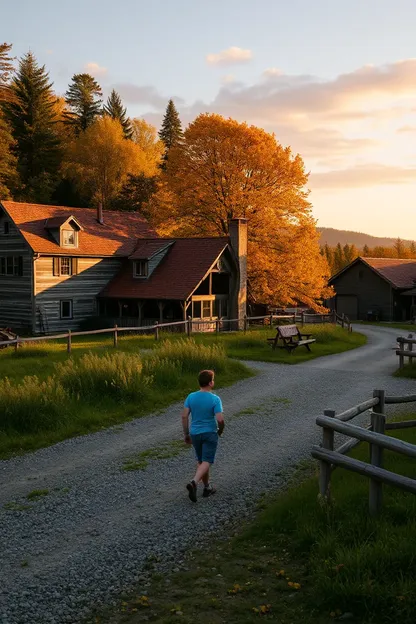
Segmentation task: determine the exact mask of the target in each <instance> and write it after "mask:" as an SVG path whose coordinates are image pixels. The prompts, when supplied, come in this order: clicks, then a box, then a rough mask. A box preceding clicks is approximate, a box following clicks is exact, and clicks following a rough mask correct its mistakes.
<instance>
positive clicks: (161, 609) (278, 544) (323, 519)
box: [96, 415, 416, 624]
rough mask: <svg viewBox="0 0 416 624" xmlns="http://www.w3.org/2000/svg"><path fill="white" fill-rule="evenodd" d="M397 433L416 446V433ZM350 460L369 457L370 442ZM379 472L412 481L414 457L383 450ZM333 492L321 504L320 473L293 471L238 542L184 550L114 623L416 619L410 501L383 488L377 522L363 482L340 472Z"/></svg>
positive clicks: (415, 536) (375, 623)
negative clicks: (327, 503) (181, 567)
mask: <svg viewBox="0 0 416 624" xmlns="http://www.w3.org/2000/svg"><path fill="white" fill-rule="evenodd" d="M409 417H411V418H414V415H413V416H409ZM394 435H395V436H396V437H398V438H400V439H402V440H408V441H409V442H412V443H416V430H414V429H413V430H402V431H398V432H394ZM354 455H355V456H356V457H358V458H361V459H368V445H362V446H361V447H360V448H359V449H358V450H356V452H355V453H354ZM385 466H386V468H388V469H391V470H394V471H396V472H399V473H401V474H405V475H407V476H411V477H413V478H416V466H415V463H414V461H413V460H411V459H410V458H405V457H404V456H399V455H396V454H393V453H390V452H386V454H385ZM306 470H307V472H311V468H310V467H309V469H306ZM312 470H314V469H312ZM307 472H306V474H307ZM299 481H301V483H300V484H299ZM332 485H333V490H332V491H333V504H332V505H331V507H324V506H321V505H319V503H318V501H317V492H318V488H317V479H316V476H315V475H314V476H306V478H305V477H302V476H301V475H299V473H298V474H297V475H296V479H295V480H293V481H292V483H291V487H290V488H289V489H288V490H287V491H286V492H285V493H283V494H281V495H280V496H279V497H278V498H276V499H275V500H272V501H266V502H265V503H264V504H263V507H264V509H263V511H261V512H260V513H259V514H258V516H257V518H256V519H255V521H254V522H253V523H252V524H251V525H250V526H248V527H246V528H244V529H243V530H242V531H241V532H240V534H239V535H237V536H235V537H233V538H232V539H229V540H222V541H221V540H220V539H218V540H216V541H210V546H209V549H206V550H204V551H202V552H197V551H195V552H192V553H190V554H189V556H188V557H187V560H186V567H187V570H186V571H180V572H177V573H175V574H172V575H171V576H170V577H169V578H168V579H166V577H162V576H159V575H157V574H156V573H154V575H153V580H152V582H151V585H150V588H149V591H148V594H147V595H146V596H140V595H138V596H136V597H135V598H134V599H126V600H125V601H124V602H123V603H122V604H121V605H120V612H119V613H118V614H112V615H111V621H112V622H128V624H137V623H138V622H142V621H144V619H145V620H146V621H150V622H158V623H160V624H170V623H173V622H177V621H178V619H179V620H180V621H181V622H183V623H184V624H185V623H186V624H191V623H192V624H193V623H194V622H198V623H199V624H223V623H228V622H230V623H231V622H232V623H234V622H236V623H237V622H238V623H239V624H240V623H241V624H247V623H251V622H257V621H258V620H259V618H260V619H263V620H272V621H276V622H279V623H280V624H324V623H329V622H333V621H344V620H346V621H349V622H355V623H360V624H364V623H366V624H367V623H368V624H369V623H372V624H387V623H396V622H403V623H405V622H406V624H407V623H409V624H410V622H415V621H416V566H415V557H416V551H415V543H416V497H415V496H412V495H411V494H405V493H402V492H399V491H398V490H394V489H392V488H389V487H385V490H384V505H383V513H382V515H381V516H380V517H379V518H378V519H374V518H370V517H369V516H368V480H367V479H364V478H363V477H360V476H359V475H354V474H352V473H348V472H346V471H342V470H337V471H335V472H334V475H333V484H332ZM219 496H220V494H219ZM101 621H103V622H104V621H107V619H106V617H103V618H101V617H98V618H97V620H96V622H101Z"/></svg>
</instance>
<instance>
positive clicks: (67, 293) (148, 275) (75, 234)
mask: <svg viewBox="0 0 416 624" xmlns="http://www.w3.org/2000/svg"><path fill="white" fill-rule="evenodd" d="M229 232H230V236H229V238H227V237H218V238H176V239H174V238H169V239H167V238H159V237H158V236H157V234H156V233H155V232H154V231H153V230H152V228H151V227H150V226H149V224H148V223H147V221H146V220H145V219H144V218H143V217H142V216H141V215H139V214H138V213H131V212H112V211H104V212H103V211H102V210H101V208H98V210H97V211H96V210H93V209H88V208H66V207H63V206H44V205H39V204H27V203H18V202H12V201H3V202H0V326H3V327H4V326H8V327H11V328H13V329H15V330H17V331H23V330H24V331H27V332H29V333H36V334H39V333H50V332H57V331H58V332H59V331H63V330H65V331H67V330H68V329H71V330H77V329H80V328H82V327H84V326H87V325H89V326H94V325H96V326H104V327H110V326H113V325H114V324H115V323H117V324H119V325H120V326H130V325H134V326H139V325H146V324H149V325H150V324H152V323H154V322H155V321H158V322H164V321H165V322H168V321H180V320H184V319H186V318H188V316H191V317H192V318H194V319H201V320H204V321H206V320H210V319H211V320H216V319H227V318H242V317H243V316H244V314H245V312H246V281H247V223H246V220H245V219H233V220H232V221H230V223H229Z"/></svg>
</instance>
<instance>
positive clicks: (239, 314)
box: [228, 219, 247, 325]
mask: <svg viewBox="0 0 416 624" xmlns="http://www.w3.org/2000/svg"><path fill="white" fill-rule="evenodd" d="M228 233H229V237H230V243H231V248H232V250H233V252H234V255H235V257H236V260H237V261H238V275H237V280H236V283H235V287H234V289H233V291H234V292H233V296H232V305H231V314H230V316H231V318H238V319H241V322H240V323H239V325H242V320H243V318H244V315H245V314H246V311H247V219H230V221H229V222H228Z"/></svg>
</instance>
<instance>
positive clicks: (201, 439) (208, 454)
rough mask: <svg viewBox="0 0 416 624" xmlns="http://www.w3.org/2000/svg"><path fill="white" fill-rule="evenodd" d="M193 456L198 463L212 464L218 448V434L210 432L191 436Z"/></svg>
mask: <svg viewBox="0 0 416 624" xmlns="http://www.w3.org/2000/svg"><path fill="white" fill-rule="evenodd" d="M191 440H192V444H193V447H194V449H195V455H196V458H197V460H198V461H199V462H208V463H209V464H213V463H214V459H215V453H216V450H217V446H218V433H216V432H214V431H212V432H209V433H208V432H207V433H197V434H195V435H191Z"/></svg>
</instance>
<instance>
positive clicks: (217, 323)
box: [215, 319, 220, 334]
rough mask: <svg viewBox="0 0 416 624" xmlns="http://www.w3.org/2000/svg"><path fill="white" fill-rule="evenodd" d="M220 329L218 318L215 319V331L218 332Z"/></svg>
mask: <svg viewBox="0 0 416 624" xmlns="http://www.w3.org/2000/svg"><path fill="white" fill-rule="evenodd" d="M219 331H220V319H217V320H216V321H215V333H216V334H218V333H219Z"/></svg>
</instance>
